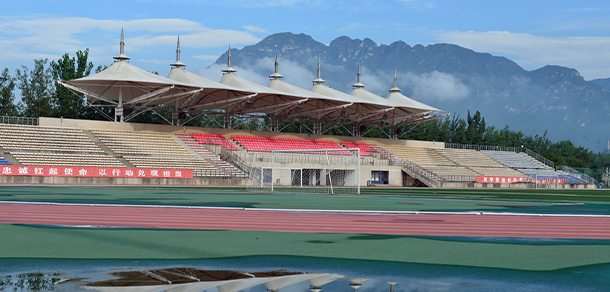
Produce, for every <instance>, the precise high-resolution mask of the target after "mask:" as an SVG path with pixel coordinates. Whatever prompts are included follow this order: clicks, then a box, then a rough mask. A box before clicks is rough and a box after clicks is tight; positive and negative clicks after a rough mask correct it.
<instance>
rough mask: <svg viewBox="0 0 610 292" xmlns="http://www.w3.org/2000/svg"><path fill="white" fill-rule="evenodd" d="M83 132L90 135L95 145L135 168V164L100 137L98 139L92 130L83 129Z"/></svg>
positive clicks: (126, 165) (127, 165)
mask: <svg viewBox="0 0 610 292" xmlns="http://www.w3.org/2000/svg"><path fill="white" fill-rule="evenodd" d="M83 133H85V135H86V136H87V137H89V139H91V141H93V143H95V145H97V146H98V147H100V148H101V149H102V150H103V151H104V152H105V153H106V154H108V155H110V156H113V157H115V158H116V159H117V160H118V161H119V162H121V163H122V164H123V165H125V167H129V168H135V166H134V165H133V164H132V163H131V162H129V161H128V160H127V159H125V158H123V157H122V156H119V155H117V154H116V153H114V151H112V149H110V147H108V146H107V145H106V144H104V142H102V141H100V139H98V138H97V137H96V136H95V135H94V134H93V133H92V132H91V131H86V130H83Z"/></svg>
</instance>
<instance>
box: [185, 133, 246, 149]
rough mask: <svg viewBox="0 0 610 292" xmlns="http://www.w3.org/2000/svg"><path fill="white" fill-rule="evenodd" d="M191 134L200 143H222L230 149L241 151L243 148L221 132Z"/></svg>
mask: <svg viewBox="0 0 610 292" xmlns="http://www.w3.org/2000/svg"><path fill="white" fill-rule="evenodd" d="M191 136H192V137H193V138H194V139H195V140H196V141H197V142H199V143H201V144H205V145H220V146H222V147H223V148H224V149H226V150H229V151H240V150H241V148H239V147H237V146H235V144H233V142H231V141H230V140H229V139H227V137H225V136H223V135H221V134H207V133H191Z"/></svg>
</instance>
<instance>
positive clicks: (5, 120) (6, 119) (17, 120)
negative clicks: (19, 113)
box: [0, 116, 38, 126]
mask: <svg viewBox="0 0 610 292" xmlns="http://www.w3.org/2000/svg"><path fill="white" fill-rule="evenodd" d="M0 123H1V124H13V125H28V126H38V118H25V117H13V116H0Z"/></svg>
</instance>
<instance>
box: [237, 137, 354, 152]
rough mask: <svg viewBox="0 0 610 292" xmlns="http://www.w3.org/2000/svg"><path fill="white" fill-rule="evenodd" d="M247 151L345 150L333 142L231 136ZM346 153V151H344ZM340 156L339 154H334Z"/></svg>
mask: <svg viewBox="0 0 610 292" xmlns="http://www.w3.org/2000/svg"><path fill="white" fill-rule="evenodd" d="M231 138H232V139H233V140H235V141H236V142H237V143H239V144H240V145H241V146H242V147H244V148H245V149H246V150H248V151H257V152H271V151H272V150H314V149H345V148H343V147H341V145H339V144H337V143H336V142H334V141H328V140H309V139H294V138H275V137H257V136H240V135H232V136H231ZM346 152H347V151H346ZM334 154H340V153H334Z"/></svg>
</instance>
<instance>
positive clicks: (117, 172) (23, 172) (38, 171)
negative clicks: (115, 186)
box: [0, 165, 193, 178]
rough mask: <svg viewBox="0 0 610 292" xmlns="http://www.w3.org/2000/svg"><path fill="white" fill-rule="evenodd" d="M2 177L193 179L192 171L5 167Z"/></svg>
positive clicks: (2, 170) (1, 172)
mask: <svg viewBox="0 0 610 292" xmlns="http://www.w3.org/2000/svg"><path fill="white" fill-rule="evenodd" d="M0 175H13V176H57V177H127V178H129V177H136V178H193V170H192V169H160V168H117V167H75V166H31V165H4V166H2V167H0Z"/></svg>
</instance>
